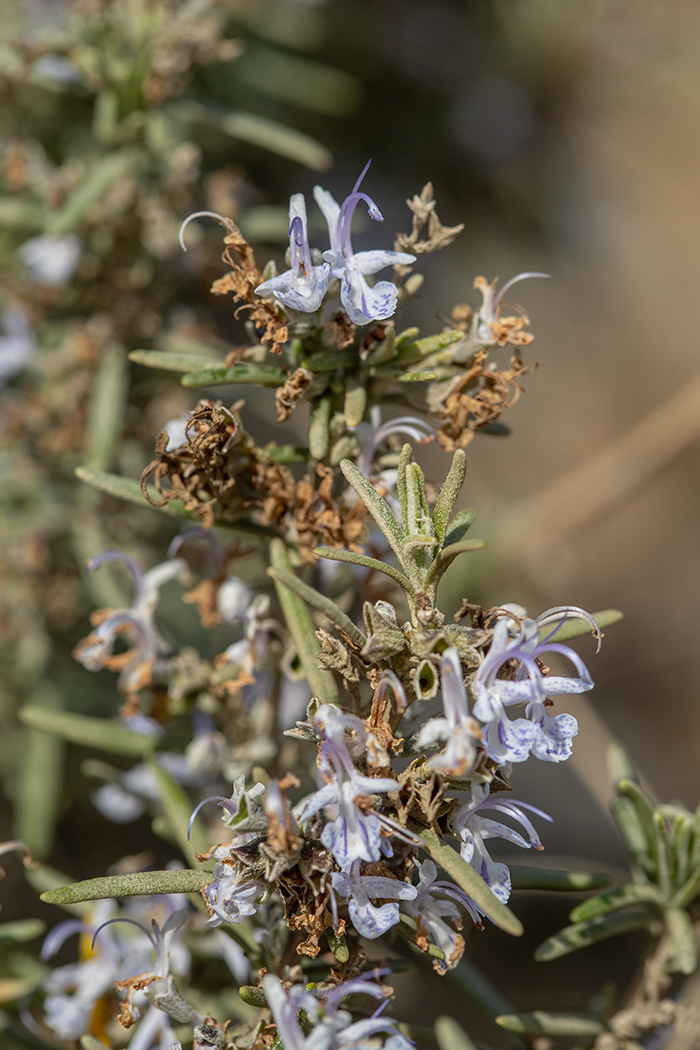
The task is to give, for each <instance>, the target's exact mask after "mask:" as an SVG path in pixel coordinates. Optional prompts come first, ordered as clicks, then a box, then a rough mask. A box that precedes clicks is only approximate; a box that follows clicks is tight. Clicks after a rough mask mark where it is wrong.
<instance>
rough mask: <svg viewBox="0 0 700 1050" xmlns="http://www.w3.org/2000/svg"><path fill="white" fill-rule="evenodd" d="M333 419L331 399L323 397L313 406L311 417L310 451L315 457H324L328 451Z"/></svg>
mask: <svg viewBox="0 0 700 1050" xmlns="http://www.w3.org/2000/svg"><path fill="white" fill-rule="evenodd" d="M330 421H331V399H330V398H329V397H321V398H319V399H318V401H316V402H315V404H314V405H313V406H312V408H311V416H310V418H309V452H310V453H311V455H312V457H313V458H314V459H323V457H324V456H325V455H326V453H327V452H328V443H329V439H330V434H329V432H328V427H329V424H330Z"/></svg>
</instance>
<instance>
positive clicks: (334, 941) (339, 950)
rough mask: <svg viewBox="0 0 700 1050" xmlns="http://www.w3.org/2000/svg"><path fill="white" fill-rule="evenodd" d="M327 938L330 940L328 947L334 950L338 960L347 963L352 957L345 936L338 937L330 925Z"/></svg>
mask: <svg viewBox="0 0 700 1050" xmlns="http://www.w3.org/2000/svg"><path fill="white" fill-rule="evenodd" d="M326 940H327V941H328V947H329V948H330V950H331V951H332V952H333V955H334V956H335V958H336V961H337V962H339V963H340V964H341V965H343V964H344V963H346V962H347V961H348V960H349V958H350V949H349V948H348V945H347V941H346V940H345V937H344V936H340V937H336V935H335V933H334V931H333V928H332V927H331V926H329V927H328V929H327V930H326Z"/></svg>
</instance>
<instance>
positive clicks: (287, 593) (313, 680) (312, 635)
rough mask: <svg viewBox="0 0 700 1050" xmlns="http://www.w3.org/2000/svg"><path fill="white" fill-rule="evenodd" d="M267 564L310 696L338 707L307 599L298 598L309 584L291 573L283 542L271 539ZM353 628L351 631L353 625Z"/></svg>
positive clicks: (336, 695)
mask: <svg viewBox="0 0 700 1050" xmlns="http://www.w3.org/2000/svg"><path fill="white" fill-rule="evenodd" d="M270 562H271V567H270V568H269V569H268V572H269V574H270V575H271V576H272V578H273V579H274V580H275V590H276V591H277V598H278V601H279V603H280V606H281V607H282V613H283V615H284V619H285V622H286V624H287V628H288V630H289V633H290V634H291V636H292V638H293V639H294V644H295V645H296V647H297V652H298V653H299V659H300V660H301V665H302V667H303V669H304V674H305V675H306V677H307V679H308V682H309V687H310V688H311V691H312V693H313V694H314V695H315V696H317V697H318V698H319V699H320V700H321V701H322V702H323V703H325V704H337V703H338V689H337V687H336V684H335V679H334V678H333V675H332V674H331V673H330V671H327V670H326V669H325V668H323V667H321V665H320V663H319V661H318V654H319V652H320V646H319V644H318V641H317V639H316V629H315V627H314V625H313V622H312V620H311V616H310V615H309V610H308V609H307V607H306V604H305V602H306V598H302V597H301V594H300V590H301V591H302V593H304V594H306V593H307V592H306V591H305V589H304V588H306V587H308V584H303V582H302V581H301V580H298V578H297V577H296V576H295V575H294V573H293V572H292V567H291V565H290V563H289V557H288V555H287V548H286V546H285V543H284V541H283V540H281V539H274V540H273V541H272V542H271V544H270ZM275 576H277V578H275ZM297 583H299V584H301V588H299V587H297ZM308 589H309V591H310V592H312V593H313V594H314V595H315V594H317V593H318V592H316V591H314V590H313V588H312V587H309V588H308ZM318 597H319V598H322V597H323V596H322V595H319V596H318ZM327 601H329V599H327ZM330 604H333V603H330ZM339 611H340V610H339ZM344 615H345V614H343V616H344ZM345 619H347V620H348V623H352V621H351V620H350V619H349V618H348V617H345ZM352 626H353V627H354V624H353V625H352ZM355 630H357V628H355Z"/></svg>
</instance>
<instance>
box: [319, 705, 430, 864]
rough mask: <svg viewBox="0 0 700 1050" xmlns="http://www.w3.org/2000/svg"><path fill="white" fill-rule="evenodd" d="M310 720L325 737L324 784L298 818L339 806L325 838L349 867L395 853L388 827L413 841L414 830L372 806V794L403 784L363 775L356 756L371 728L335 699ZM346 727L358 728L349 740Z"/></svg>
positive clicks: (323, 834)
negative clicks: (349, 713) (346, 710)
mask: <svg viewBox="0 0 700 1050" xmlns="http://www.w3.org/2000/svg"><path fill="white" fill-rule="evenodd" d="M311 724H312V725H313V727H314V728H315V729H316V731H317V732H318V734H319V736H320V737H321V754H320V757H319V766H318V768H319V777H320V779H321V780H322V781H324V784H323V786H322V787H321V788H320V789H319V790H318V791H316V792H314V794H313V795H311V797H310V798H308V799H307V801H306V803H305V804H304V807H303V809H302V811H301V813H300V814H299V823H300V824H305V823H306V822H307V821H308V820H310V819H311V817H312V816H313V815H314V814H315V813H318V812H319V811H320V810H322V809H325V808H326V807H327V806H332V807H334V808H335V809H336V810H337V816H336V817H335V819H334V820H331V821H330V822H329V823H328V824H326V826H325V827H324V829H323V831H322V832H321V842H322V843H323V845H324V846H326V847H327V848H328V849H329V850H330V851H331V853H332V854H333V856H334V857H335V859H336V861H337V862H338V865H339V867H340V868H342V869H343V870H344V871H348V870H349V869H350V867H351V865H352V864H354V862H355V861H358V860H365V861H377V860H379V859H380V857H381V856H382V854H383V855H384V856H387V857H390V856H392V855H393V849H392V846H391V843H390V841H389V838H388V837H387V833H388V834H398V835H399V836H400V837H402V838H404V839H405V840H406V841H410V842H411V843H414V841H415V839H416V837H415V836H414V835H411V833H410V832H408V831H407V830H406V829H405V828H402V827H401V825H399V824H397V823H396V822H395V821H393V820H392V819H391V818H390V817H387V816H385V815H384V814H382V813H379V812H378V811H377V810H376V809H373V808H372V806H371V798H372V796H373V795H376V794H383V793H384V792H386V791H396V790H397V786H398V785H397V782H396V780H394V779H393V778H391V777H368V776H363V775H362V774H361V773H359V772H358V770H357V769H356V768H355V765H354V763H353V757H359V756H360V755H362V754H363V753H364V750H365V746H366V743H367V729H366V727H365V725H364V723H363V722H362V720H361V719H360V718H356V717H355V716H354V715H346V714H343V712H342V711H339V710H338V708H336V707H333V706H332V705H330V704H322V705H321V707H319V709H318V711H317V713H316V717H315V718H314V719H313V721H312V723H311ZM346 730H349V731H350V732H351V733H353V734H354V739H353V740H351V741H350V742H349V743H348V742H347V741H346V736H345V734H346ZM358 803H361V805H360V804H358Z"/></svg>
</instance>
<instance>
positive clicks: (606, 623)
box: [539, 609, 625, 642]
mask: <svg viewBox="0 0 700 1050" xmlns="http://www.w3.org/2000/svg"><path fill="white" fill-rule="evenodd" d="M624 615H625V614H624V613H621V612H620V610H619V609H603V611H602V612H597V613H593V619H594V620H595V621H596V623H597V624H598V626H599V627H600V628H601V630H604V629H605V628H606V627H612V625H613V624H615V623H619V622H620V620H621V619H622V618H623V616H624ZM551 633H552V624H551V623H549V624H547V625H546V626H545V627H542V628H540V632H539V637H540V641H541V640H542V639H543V638H547V637H549V635H551ZM590 633H591V625H590V624H589V623H588V621H587V620H580V619H578V618H577V617H575V616H567V618H566V621H565V622H564V623H563V624H562V625H561V627H560V628H559V629H558V630H557V633H556V634H555V635H554V641H555V642H568V641H569V639H571V638H582V637H583V636H584V635H586V634H590Z"/></svg>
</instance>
